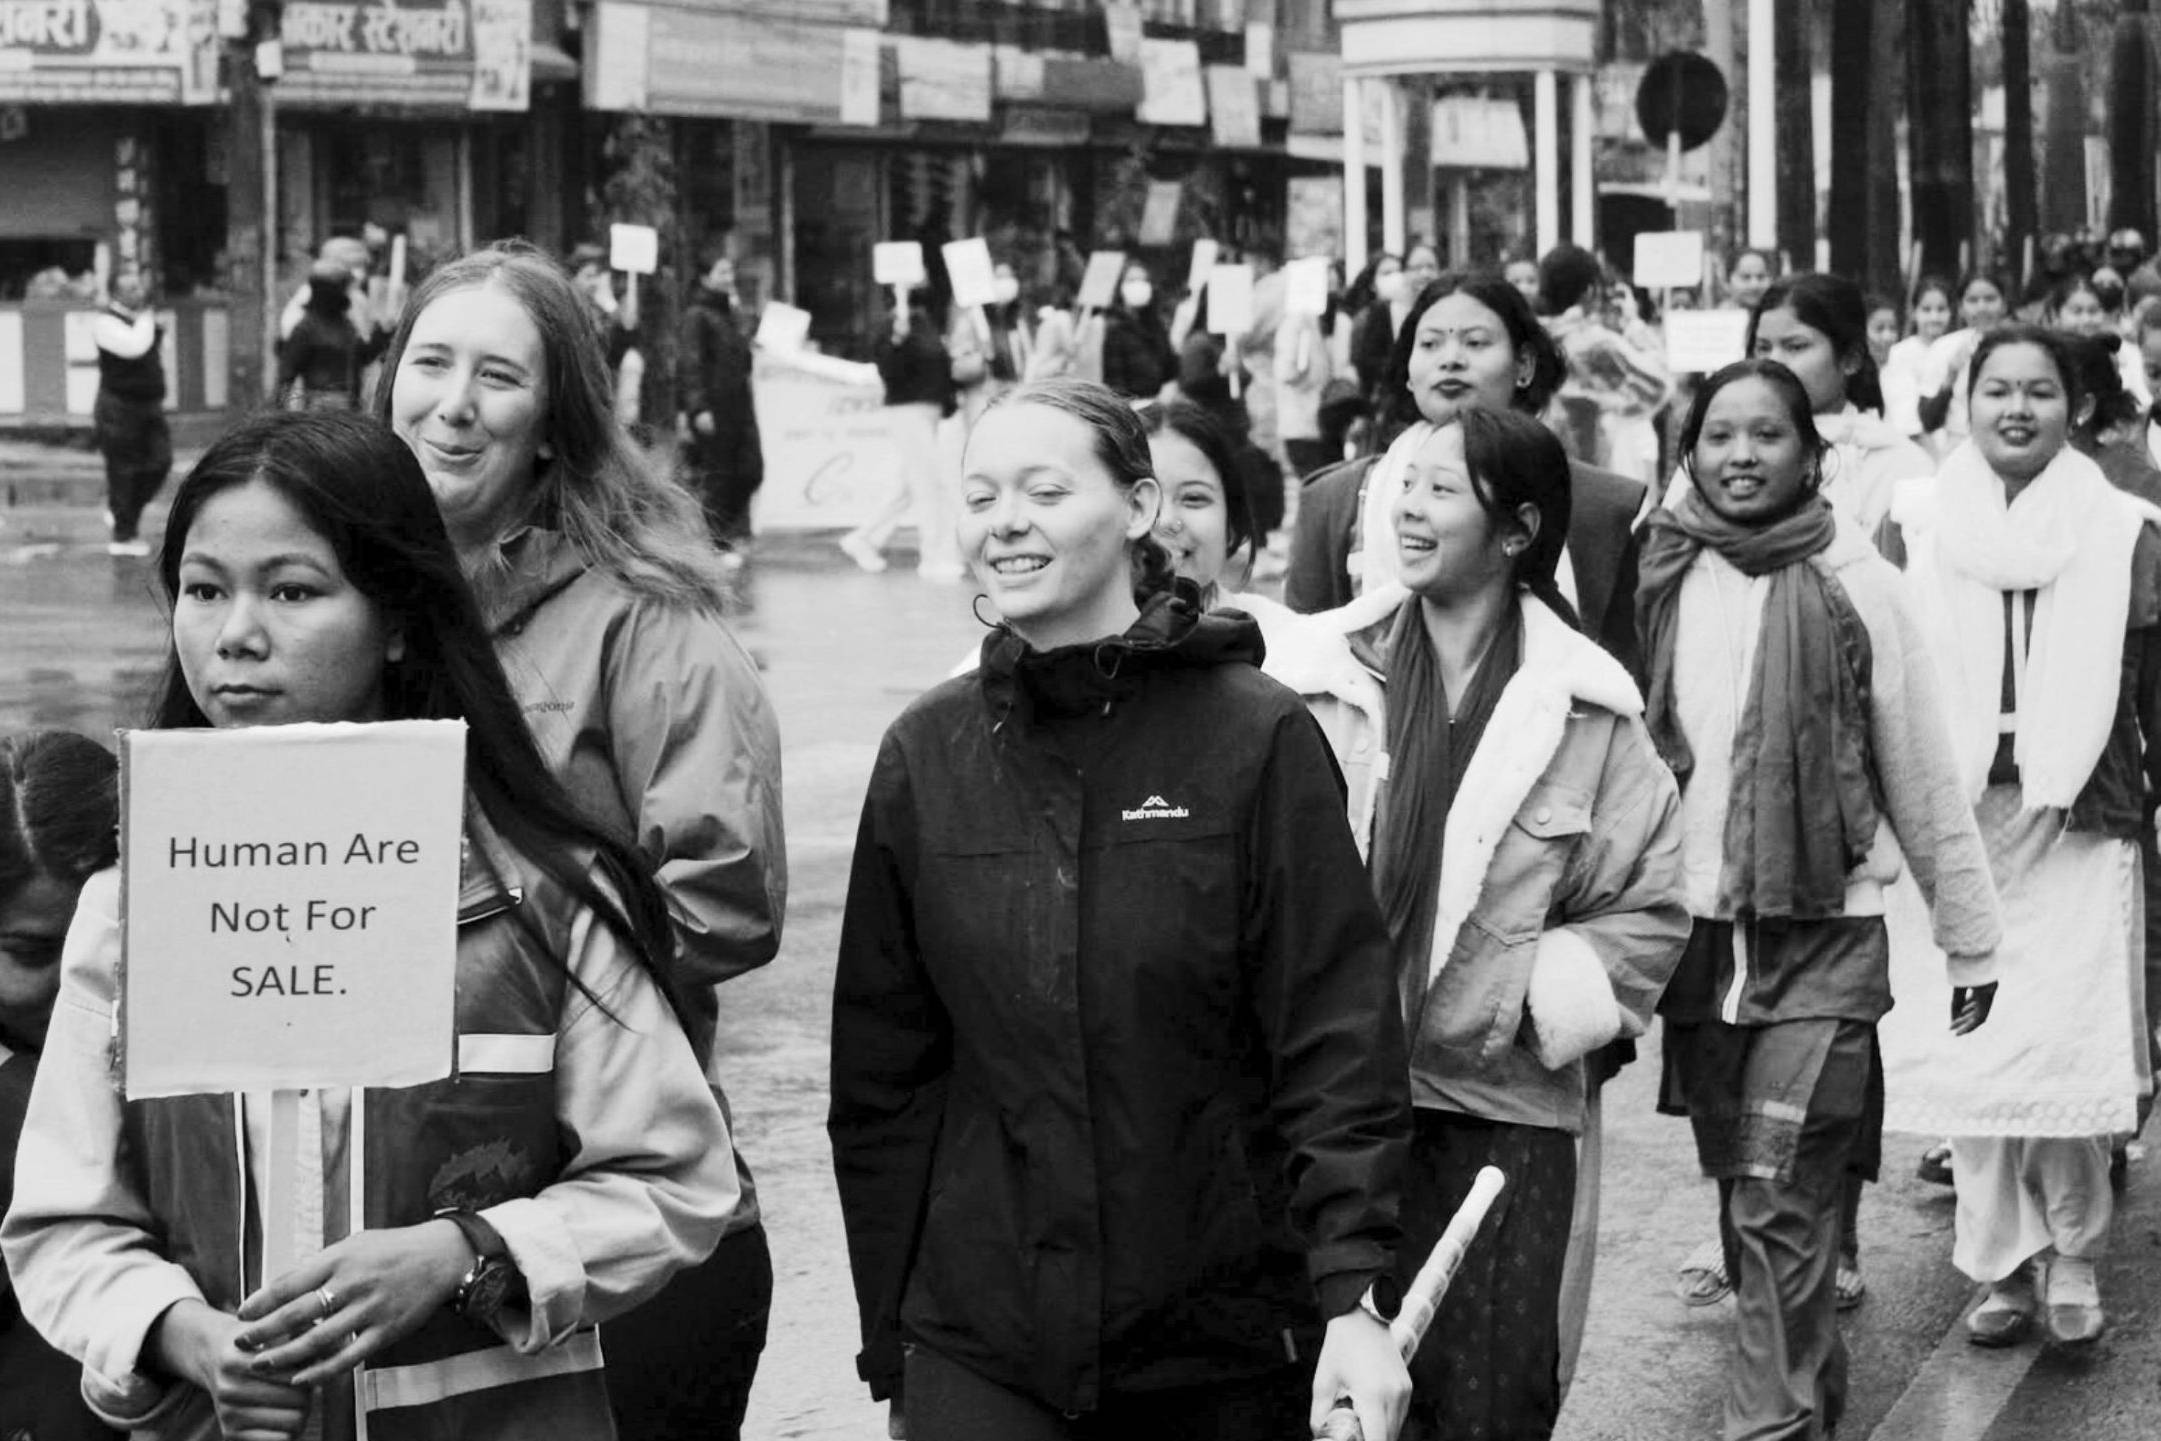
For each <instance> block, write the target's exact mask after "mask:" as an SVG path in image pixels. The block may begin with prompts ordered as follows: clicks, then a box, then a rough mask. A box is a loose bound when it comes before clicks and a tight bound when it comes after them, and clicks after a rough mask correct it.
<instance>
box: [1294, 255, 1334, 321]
mask: <svg viewBox="0 0 2161 1441" xmlns="http://www.w3.org/2000/svg"><path fill="white" fill-rule="evenodd" d="M1328 266H1329V260H1328V257H1327V256H1325V255H1309V256H1307V257H1306V258H1305V259H1303V260H1293V261H1292V262H1291V263H1290V264H1288V265H1286V266H1284V267H1283V308H1284V309H1285V310H1286V311H1288V312H1290V313H1291V314H1292V315H1320V314H1323V313H1325V312H1326V311H1327V309H1328Z"/></svg>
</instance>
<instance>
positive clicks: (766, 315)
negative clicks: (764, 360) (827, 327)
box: [757, 300, 810, 352]
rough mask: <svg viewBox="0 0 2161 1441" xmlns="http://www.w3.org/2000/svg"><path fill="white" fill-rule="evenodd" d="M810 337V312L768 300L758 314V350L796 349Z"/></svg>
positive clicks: (801, 346) (790, 350)
mask: <svg viewBox="0 0 2161 1441" xmlns="http://www.w3.org/2000/svg"><path fill="white" fill-rule="evenodd" d="M808 339H810V312H809V311H807V310H798V309H797V308H796V307H795V306H792V305H783V304H781V303H780V302H779V301H777V300H768V301H767V302H766V303H765V309H764V310H763V311H761V312H760V313H759V315H758V338H757V346H758V348H759V349H760V350H781V351H789V352H793V351H798V350H801V349H802V348H803V342H804V341H806V340H808Z"/></svg>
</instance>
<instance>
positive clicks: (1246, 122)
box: [1207, 65, 1261, 150]
mask: <svg viewBox="0 0 2161 1441" xmlns="http://www.w3.org/2000/svg"><path fill="white" fill-rule="evenodd" d="M1207 76H1208V126H1209V132H1210V133H1211V134H1212V135H1213V136H1214V137H1215V142H1216V144H1218V145H1223V146H1230V147H1234V148H1236V149H1240V150H1257V149H1259V148H1260V143H1261V93H1260V87H1259V86H1258V85H1257V84H1256V83H1255V82H1254V79H1253V76H1252V75H1251V74H1250V73H1248V72H1247V70H1246V69H1245V67H1244V66H1242V65H1211V66H1209V67H1208V70H1207Z"/></svg>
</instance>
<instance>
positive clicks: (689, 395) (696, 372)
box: [676, 305, 721, 420]
mask: <svg viewBox="0 0 2161 1441" xmlns="http://www.w3.org/2000/svg"><path fill="white" fill-rule="evenodd" d="M715 330H716V325H715V321H714V319H713V317H712V316H711V315H709V314H707V313H706V309H705V307H704V306H702V305H692V306H689V307H686V308H685V310H684V311H683V326H682V331H681V345H680V354H678V355H677V357H676V373H677V374H678V375H679V376H681V377H682V396H683V402H682V410H683V414H685V415H687V416H689V417H691V418H692V419H693V420H695V419H696V418H697V417H698V414H699V413H700V412H701V411H707V410H714V409H715V408H716V407H717V405H718V397H719V395H720V393H721V392H720V389H719V386H718V383H717V382H718V376H717V374H716V371H717V368H718V358H717V356H716V354H715V351H716V350H717V348H718V344H719V340H720V337H719V335H718V334H716V333H715ZM715 419H718V416H717V415H716V416H715Z"/></svg>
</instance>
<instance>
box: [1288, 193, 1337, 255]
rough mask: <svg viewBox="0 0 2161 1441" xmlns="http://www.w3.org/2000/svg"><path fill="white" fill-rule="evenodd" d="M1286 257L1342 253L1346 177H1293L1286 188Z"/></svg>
mask: <svg viewBox="0 0 2161 1441" xmlns="http://www.w3.org/2000/svg"><path fill="white" fill-rule="evenodd" d="M1284 202H1285V203H1284V215H1283V253H1284V254H1285V255H1287V256H1289V257H1291V258H1292V259H1294V260H1295V259H1297V258H1298V257H1299V256H1302V255H1341V254H1342V253H1343V177H1342V176H1340V175H1294V176H1292V177H1291V178H1290V179H1289V180H1288V181H1286V182H1285V184H1284Z"/></svg>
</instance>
